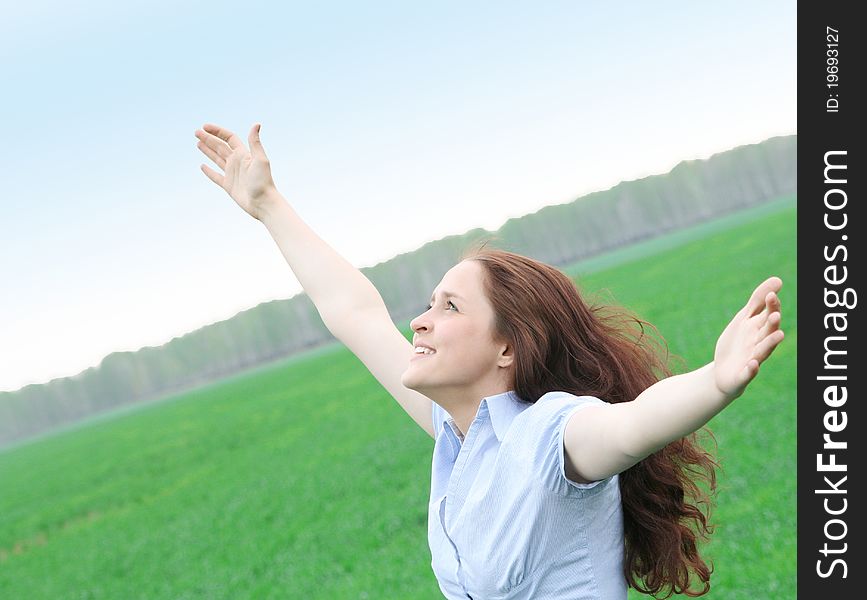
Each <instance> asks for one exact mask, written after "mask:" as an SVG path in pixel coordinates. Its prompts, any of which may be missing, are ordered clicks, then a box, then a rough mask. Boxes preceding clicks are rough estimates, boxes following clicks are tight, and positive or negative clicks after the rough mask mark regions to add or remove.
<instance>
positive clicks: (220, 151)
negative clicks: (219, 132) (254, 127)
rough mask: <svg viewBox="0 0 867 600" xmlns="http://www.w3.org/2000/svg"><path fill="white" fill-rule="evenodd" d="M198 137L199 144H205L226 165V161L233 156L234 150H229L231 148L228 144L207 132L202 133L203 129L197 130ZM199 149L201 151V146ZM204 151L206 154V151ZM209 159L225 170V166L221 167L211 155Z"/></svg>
mask: <svg viewBox="0 0 867 600" xmlns="http://www.w3.org/2000/svg"><path fill="white" fill-rule="evenodd" d="M196 137H197V138H199V142H200V143H201V144H204V145H205V147H207V148H209V149H210V150H211V151H212V152H213V153H214V154H215V155H216V156H217V157H219V159H220V160H222V161H223V163H224V164H225V162H226V159H228V158H229V156H231V155H232V149H231V148H229V146H227V145H226V143H225V142H224V141H223V140H221V139H220V138H218V137H217V136H215V135H212V134H210V133H208V132H206V131H202V130H201V129H197V130H196ZM199 149H201V146H199ZM202 151H203V152H204V150H202ZM206 154H207V153H206ZM208 158H210V159H211V160H213V161H214V162H215V163H217V166H219V167H220V168H223V166H224V164H223V165H221V164H220V163H219V162H218V161H217V160H215V159H214V157H213V156H211V155H210V154H208Z"/></svg>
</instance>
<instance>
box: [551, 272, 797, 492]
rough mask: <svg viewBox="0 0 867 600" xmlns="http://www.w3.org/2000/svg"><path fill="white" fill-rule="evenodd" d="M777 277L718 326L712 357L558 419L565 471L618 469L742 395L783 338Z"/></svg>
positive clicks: (583, 476) (586, 477) (594, 474)
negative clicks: (627, 395) (619, 399)
mask: <svg viewBox="0 0 867 600" xmlns="http://www.w3.org/2000/svg"><path fill="white" fill-rule="evenodd" d="M782 285H783V282H782V280H781V279H780V278H779V277H770V278H768V279H767V280H765V281H764V282H762V283H761V284H760V285H759V286H758V287H757V288H756V289H755V290H754V291H753V293H752V295H751V296H750V299H749V301H748V302H747V304H746V305H745V306H744V307H743V308H742V309H741V310H740V311H738V313H737V314H736V315H735V316H734V318H733V319H732V320H731V322H729V324H728V325H727V326H726V328H725V330H723V332H722V334H721V335H720V337H719V340H718V341H717V344H716V349H715V351H714V360H713V361H712V362H710V363H709V364H707V365H705V366H703V367H701V368H700V369H696V370H695V371H691V372H689V373H684V374H682V375H675V376H672V377H668V378H666V379H663V380H661V381H659V382H657V383H655V384H654V385H652V386H650V387H649V388H647V389H646V390H644V391H643V392H642V393H641V394H639V395H638V397H637V398H636V399H635V400H634V401H632V402H624V403H620V404H611V405H608V406H599V407H589V408H587V409H584V410H581V411H579V412H577V413H576V414H574V415H572V418H570V420H569V422H568V423H567V424H566V429H565V432H564V437H563V446H564V450H565V455H566V463H567V465H568V467H570V468H568V469H567V470H568V471H569V472H568V473H567V474H570V475H572V476H573V477H574V476H576V475H577V478H576V479H575V480H576V481H596V480H598V479H604V478H605V477H608V476H610V475H613V474H614V473H620V472H622V471H625V470H626V469H628V468H629V467H631V466H632V465H634V464H635V463H637V462H638V461H639V460H641V459H642V458H644V457H646V456H648V455H650V454H652V453H653V452H655V451H656V450H659V449H660V448H662V447H663V446H665V445H667V444H669V443H670V442H673V441H675V440H678V439H680V438H682V437H684V436H686V435H688V434H690V433H692V432H694V431H697V430H698V429H699V428H701V427H702V426H704V425H705V424H706V423H707V422H708V421H710V420H711V418H713V417H714V416H715V415H716V414H717V413H719V412H720V411H721V410H723V409H724V408H725V407H726V406H728V405H729V404H730V403H731V402H732V401H733V400H734V399H735V398H737V397H738V396H740V395H741V394H743V393H744V390H745V389H746V387H747V385H748V384H749V383H750V381H752V380H753V378H754V377H755V376H756V375H757V374H758V372H759V365H760V364H761V363H762V362H764V361H765V360H766V359H767V358H768V357H769V356H770V355H771V353H772V352H773V351H774V349H775V348H776V347H777V345H779V343H780V342H782V341H783V337H784V334H783V331H782V330H781V329H780V320H781V312H780V309H781V307H780V299H779V297H778V296H777V292H779V290H780V288H781V287H782Z"/></svg>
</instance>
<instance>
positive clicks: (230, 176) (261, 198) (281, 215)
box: [196, 123, 434, 437]
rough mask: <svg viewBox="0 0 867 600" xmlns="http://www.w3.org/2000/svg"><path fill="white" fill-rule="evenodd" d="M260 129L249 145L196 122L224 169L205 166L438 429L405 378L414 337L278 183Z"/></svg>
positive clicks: (376, 368) (336, 324)
mask: <svg viewBox="0 0 867 600" xmlns="http://www.w3.org/2000/svg"><path fill="white" fill-rule="evenodd" d="M259 129H260V126H259V125H258V124H256V125H254V126H253V128H252V129H251V130H250V134H249V136H248V142H249V145H250V148H249V150H248V149H247V147H246V146H245V145H244V143H243V141H241V139H240V138H239V137H238V136H237V135H235V134H234V133H232V132H231V131H229V130H228V129H225V128H223V127H220V126H219V125H214V124H210V123H209V124H206V125H204V127H203V128H202V129H199V130H196V137H197V138H198V139H199V142H198V148H199V149H200V150H201V151H202V153H204V154H205V155H206V156H207V157H208V158H210V159H211V160H212V161H213V162H214V164H215V165H216V166H217V167H219V168H220V169H221V170H222V171H223V173H222V174H220V173H219V172H218V171H215V170H214V169H212V168H211V167H208V166H207V165H202V167H201V168H202V171H203V172H204V173H205V175H207V176H208V178H209V179H210V180H211V181H213V182H214V183H216V184H217V185H219V186H220V187H221V188H223V189H224V190H225V191H226V192H227V193H228V194H229V195H230V196H231V197H232V199H233V200H235V202H236V203H237V204H238V206H240V207H241V208H242V209H244V211H246V212H247V213H248V214H249V215H250V216H252V217H253V218H255V219H258V220H259V221H261V222H262V224H264V225H265V227H266V228H267V229H268V232H269V233H270V234H271V237H273V238H274V241H275V242H276V244H277V246H278V247H279V248H280V252H281V253H282V254H283V257H284V258H285V259H286V262H287V263H289V267H290V268H291V269H292V272H293V273H295V276H296V277H297V278H298V281H299V282H300V283H301V286H302V287H303V288H304V291H305V292H306V293H307V296H308V297H309V298H310V300H311V301H312V302H313V304H314V305H315V306H316V310H317V311H318V312H319V316H320V317H321V318H322V322H323V323H324V324H325V326H326V327H327V328H328V330H329V331H330V332H331V333H332V334H333V335H334V337H336V338H337V339H338V340H340V341H341V342H343V343H344V344H345V345H346V346H347V347H348V348H349V349H350V350H351V351H352V352H353V353H354V354H355V355H356V356H357V357H358V358H359V359H360V360H361V361H362V362H363V363H364V364H365V366H366V367H367V368H368V369H369V370H370V372H371V373H372V374H373V375H374V377H376V378H377V380H378V381H379V382H380V383H381V384H382V385H383V387H385V388H386V390H388V392H389V393H390V394H391V395H392V396H394V398H395V399H396V400H397V401H398V402H399V403H400V404H401V406H403V408H404V410H406V412H407V413H408V414H409V415H410V417H412V418H413V420H415V421H416V423H418V424H419V426H420V427H422V429H424V430H425V431H426V432H427V433H428V434H429V435H431V436H432V437H433V435H434V433H433V426H432V423H431V418H432V417H431V408H432V407H431V400H430V399H429V398H427V397H426V396H424V395H422V394H420V393H418V392H416V391H414V390H409V389H407V388H405V387H404V386H403V385H402V384H401V375H402V374H403V371H404V370H406V367H407V365H408V364H409V359H410V358H411V357H412V356H413V348H412V344H411V343H410V342H409V341H407V339H406V338H405V337H404V336H403V334H402V333H401V332H400V330H398V329H397V327H396V326H395V325H394V323H393V322H392V321H391V317H390V316H389V314H388V310H387V309H386V306H385V302H383V300H382V296H381V295H380V294H379V291H378V290H377V289H376V288H375V287H374V285H373V284H372V283H371V282H370V280H369V279H368V278H367V277H365V276H364V274H363V273H362V272H361V271H359V270H358V269H356V268H355V267H354V266H352V264H350V263H349V262H348V261H347V260H346V259H344V258H343V257H342V256H340V254H338V253H337V252H336V251H335V250H334V249H333V248H332V247H331V246H329V245H328V244H327V243H325V241H324V240H322V238H320V237H319V236H318V235H317V234H316V233H315V232H314V231H313V230H312V229H311V228H310V227H309V226H308V225H307V224H306V223H304V221H302V220H301V218H300V217H299V216H298V214H297V213H296V212H295V211H294V210H293V209H292V207H291V206H290V205H289V203H288V202H287V201H286V199H285V198H284V197H283V196H282V195H280V193H279V192H278V191H277V187H276V186H275V184H274V180H273V178H272V176H271V165H270V162H269V160H268V157H267V155H266V154H265V149H264V147H263V146H262V142H261V140H260V138H259Z"/></svg>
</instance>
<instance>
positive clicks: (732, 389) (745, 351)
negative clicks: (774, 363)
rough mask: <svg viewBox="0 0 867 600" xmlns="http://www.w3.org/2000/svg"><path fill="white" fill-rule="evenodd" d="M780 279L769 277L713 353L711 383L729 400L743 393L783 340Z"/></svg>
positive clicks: (729, 325) (755, 292)
mask: <svg viewBox="0 0 867 600" xmlns="http://www.w3.org/2000/svg"><path fill="white" fill-rule="evenodd" d="M782 286H783V280H782V279H780V278H779V277H769V278H768V279H766V280H765V281H763V282H762V283H761V284H760V285H759V287H757V288H756V289H755V291H753V294H752V296H750V299H749V302H747V305H746V306H744V307H743V308H742V309H741V310H740V311H738V313H737V314H736V315H735V316H734V318H733V319H732V320H731V322H730V323H729V324H728V325H727V326H726V328H725V330H723V332H722V335H720V337H719V340H718V341H717V343H716V350H715V351H714V381H715V383H716V386H717V388H718V389H719V390H720V392H722V393H723V394H725V395H726V396H727V397H729V398H730V399H734V398H737V397H738V396H740V395H741V394H743V392H744V389H746V387H747V384H749V382H750V381H752V380H753V378H754V377H755V376H756V374H758V372H759V365H760V364H761V363H762V362H764V360H765V359H767V358H768V356H770V355H771V352H773V351H774V349H775V348H776V347H777V345H779V343H780V342H782V341H783V337H785V334H784V333H783V331H782V330H781V329H780V320H781V319H782V314H781V313H780V299H779V297H778V296H777V292H778V291H779V290H780V288H781V287H782Z"/></svg>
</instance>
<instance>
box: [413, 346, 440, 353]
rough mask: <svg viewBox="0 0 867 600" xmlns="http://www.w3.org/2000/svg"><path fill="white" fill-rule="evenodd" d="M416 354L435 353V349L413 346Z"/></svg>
mask: <svg viewBox="0 0 867 600" xmlns="http://www.w3.org/2000/svg"><path fill="white" fill-rule="evenodd" d="M415 353H416V354H436V350H431V349H430V348H424V347H422V346H416V347H415Z"/></svg>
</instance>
